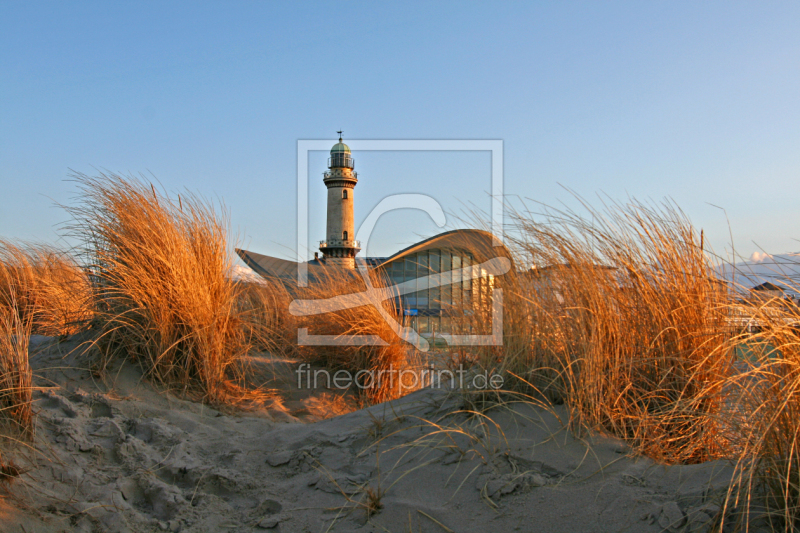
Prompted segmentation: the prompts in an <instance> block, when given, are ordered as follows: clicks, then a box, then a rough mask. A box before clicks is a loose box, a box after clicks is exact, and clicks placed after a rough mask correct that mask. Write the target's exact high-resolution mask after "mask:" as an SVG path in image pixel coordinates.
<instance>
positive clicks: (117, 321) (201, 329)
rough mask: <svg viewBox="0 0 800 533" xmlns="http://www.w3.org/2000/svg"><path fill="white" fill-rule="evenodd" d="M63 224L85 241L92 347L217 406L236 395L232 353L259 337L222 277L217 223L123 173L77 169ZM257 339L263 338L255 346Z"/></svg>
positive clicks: (224, 258)
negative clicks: (68, 219)
mask: <svg viewBox="0 0 800 533" xmlns="http://www.w3.org/2000/svg"><path fill="white" fill-rule="evenodd" d="M76 181H77V182H78V184H79V187H80V189H81V193H82V195H81V203H80V204H79V205H78V206H77V207H73V208H70V212H71V214H72V215H73V217H74V220H75V223H74V224H73V226H72V227H71V230H72V231H73V232H74V233H76V234H78V235H80V236H82V237H83V239H84V240H85V242H86V243H87V250H86V251H87V257H89V262H90V264H89V270H90V272H91V279H92V282H93V285H94V291H95V292H94V304H95V320H94V324H95V327H96V328H97V332H98V333H97V334H98V346H99V347H100V348H101V351H102V352H103V354H104V355H105V356H106V358H108V357H110V356H115V355H116V356H120V357H125V358H131V359H133V360H135V361H137V362H138V363H139V364H140V365H141V366H142V368H143V369H144V370H145V371H146V373H147V374H148V375H149V376H150V377H151V378H153V379H155V380H156V381H159V382H161V383H164V384H166V385H168V386H170V387H171V388H173V389H177V390H181V391H183V392H186V393H192V394H196V395H199V397H201V398H202V399H203V400H204V401H207V402H212V403H220V402H225V401H230V400H231V399H232V398H233V397H235V396H237V395H240V394H242V392H243V391H242V390H241V389H240V388H238V387H237V386H236V385H235V383H236V381H237V379H238V378H240V377H241V376H240V375H237V374H239V373H240V372H241V370H242V367H241V366H240V365H236V364H234V363H236V362H237V361H238V360H239V358H240V357H241V356H242V355H244V354H246V353H247V352H248V351H249V350H250V349H251V348H252V347H253V346H254V345H257V344H259V343H262V342H261V341H260V340H258V339H256V337H257V336H259V335H261V334H262V332H263V331H262V328H261V326H260V324H259V317H258V316H256V314H254V313H253V312H252V311H253V310H252V306H248V305H247V304H246V301H245V300H243V299H242V294H243V292H244V291H245V287H244V285H243V284H239V283H237V282H235V281H234V280H232V279H231V278H230V277H229V273H230V271H231V254H230V251H229V250H228V245H227V221H226V219H225V218H224V217H220V216H219V215H218V214H217V213H216V212H215V210H214V206H213V205H212V204H210V203H208V202H205V201H203V200H201V199H199V198H197V197H196V196H194V195H191V194H188V195H186V196H184V197H178V199H177V201H175V200H173V199H171V198H169V197H167V196H164V195H159V194H157V193H156V192H155V188H154V187H153V186H152V185H149V184H145V183H143V182H141V181H138V180H135V179H132V178H123V177H121V176H118V175H114V174H111V175H105V174H101V175H100V176H98V177H89V176H86V175H82V174H81V175H77V176H76ZM262 344H263V343H262Z"/></svg>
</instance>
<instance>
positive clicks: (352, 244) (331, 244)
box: [319, 239, 361, 250]
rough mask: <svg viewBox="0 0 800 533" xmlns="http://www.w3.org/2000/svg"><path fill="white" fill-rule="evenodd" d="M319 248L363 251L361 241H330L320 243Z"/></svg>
mask: <svg viewBox="0 0 800 533" xmlns="http://www.w3.org/2000/svg"><path fill="white" fill-rule="evenodd" d="M319 247H320V249H322V248H358V249H359V250H360V249H361V241H356V240H352V241H345V240H342V239H328V240H327V241H319Z"/></svg>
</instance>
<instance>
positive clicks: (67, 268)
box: [0, 240, 92, 336]
mask: <svg viewBox="0 0 800 533" xmlns="http://www.w3.org/2000/svg"><path fill="white" fill-rule="evenodd" d="M12 293H13V299H14V301H15V302H16V304H15V306H14V308H15V309H16V310H17V315H18V318H19V319H20V320H21V321H23V322H30V323H31V328H32V332H33V333H34V334H37V335H48V336H66V335H72V334H74V333H77V332H78V331H81V330H84V329H86V328H87V327H88V325H89V323H90V321H91V318H92V304H91V288H90V285H89V280H88V277H87V275H86V273H85V272H84V271H83V270H82V269H81V268H80V267H79V266H78V264H77V263H76V262H75V260H74V259H73V258H72V257H70V256H69V255H67V254H66V253H64V252H62V251H59V250H57V249H55V248H53V247H51V246H47V245H42V244H30V243H19V244H17V243H12V242H9V241H4V240H0V297H3V298H5V299H7V300H8V299H9V298H12Z"/></svg>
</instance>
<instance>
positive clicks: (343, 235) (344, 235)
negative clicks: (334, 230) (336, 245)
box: [342, 231, 347, 241]
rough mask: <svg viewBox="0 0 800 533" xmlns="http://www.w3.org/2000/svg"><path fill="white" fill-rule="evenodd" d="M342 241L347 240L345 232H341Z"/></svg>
mask: <svg viewBox="0 0 800 533" xmlns="http://www.w3.org/2000/svg"><path fill="white" fill-rule="evenodd" d="M342 240H343V241H346V240H347V232H346V231H343V232H342Z"/></svg>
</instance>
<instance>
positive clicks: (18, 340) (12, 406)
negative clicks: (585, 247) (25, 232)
mask: <svg viewBox="0 0 800 533" xmlns="http://www.w3.org/2000/svg"><path fill="white" fill-rule="evenodd" d="M15 292H16V291H15V290H13V289H12V290H11V291H9V292H8V293H6V294H3V295H2V296H0V417H2V418H5V419H7V420H10V421H12V423H13V424H14V425H15V426H17V428H18V429H19V430H21V432H22V433H23V434H30V433H31V432H32V431H33V413H32V410H31V400H32V394H33V383H32V375H31V367H30V365H29V364H28V345H29V342H30V336H31V325H32V320H31V317H30V316H24V314H23V313H21V312H20V311H19V308H18V306H19V300H18V299H17V298H16V294H15ZM20 315H23V316H22V317H21V316H20Z"/></svg>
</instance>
